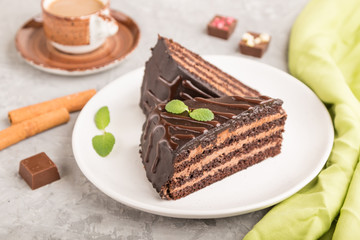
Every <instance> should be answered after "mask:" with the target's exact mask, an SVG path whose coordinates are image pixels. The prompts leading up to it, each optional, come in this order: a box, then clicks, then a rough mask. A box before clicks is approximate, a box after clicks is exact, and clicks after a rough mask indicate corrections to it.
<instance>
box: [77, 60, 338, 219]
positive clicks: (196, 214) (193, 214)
mask: <svg viewBox="0 0 360 240" xmlns="http://www.w3.org/2000/svg"><path fill="white" fill-rule="evenodd" d="M202 57H203V58H204V59H206V60H210V62H211V59H212V58H219V57H225V58H234V59H241V61H249V62H251V64H256V65H261V66H262V67H266V68H269V69H270V70H271V71H276V72H278V73H280V74H285V75H287V77H290V78H291V79H292V80H293V81H294V82H297V83H296V84H298V85H299V86H301V87H302V88H304V89H305V91H308V93H309V94H313V95H314V97H315V98H316V99H317V101H318V103H320V104H321V105H322V106H323V108H324V110H325V111H326V112H327V114H326V116H327V120H326V121H327V124H328V127H329V130H330V129H331V130H332V131H329V138H328V139H329V140H328V144H327V146H326V148H325V149H326V150H325V151H324V152H325V154H323V155H322V157H321V160H319V161H318V164H317V166H316V168H314V169H313V171H312V172H311V173H310V174H308V175H307V177H306V178H303V179H302V180H301V181H300V182H298V183H296V184H295V185H296V186H295V187H293V188H291V190H288V191H285V192H284V193H282V194H278V195H276V196H275V197H272V198H270V199H267V200H265V201H260V202H258V203H254V204H248V205H246V206H245V207H243V206H239V207H235V208H228V209H225V210H224V209H221V210H211V211H209V210H182V209H173V208H166V207H159V206H153V205H151V204H144V203H143V202H140V201H136V200H133V199H131V198H128V197H127V196H124V195H120V196H119V194H117V193H116V191H113V190H111V189H109V188H107V187H103V186H99V185H101V184H98V183H97V181H96V180H95V179H94V178H93V176H92V175H91V174H90V173H87V172H86V169H85V167H84V166H83V163H82V162H81V161H80V162H79V161H78V160H77V158H78V151H77V148H76V146H75V144H76V143H75V141H74V138H75V134H76V132H77V131H78V130H77V129H78V128H79V123H78V119H79V118H80V116H81V115H82V114H83V112H84V111H83V110H82V111H81V112H80V113H79V115H78V119H77V120H76V122H75V125H74V129H73V134H72V149H73V153H74V158H75V161H76V162H77V165H78V166H79V168H80V170H81V172H82V173H83V174H84V176H85V177H86V178H87V179H88V180H89V181H90V182H91V183H92V184H93V185H95V186H96V187H97V188H98V189H99V190H100V191H102V192H104V193H105V194H106V195H108V196H109V197H111V198H113V199H114V200H116V201H118V202H120V203H122V204H125V205H127V206H129V207H132V208H135V209H138V210H141V211H144V212H148V213H152V214H156V215H161V216H166V217H175V218H188V219H200V218H201V219H208V218H223V217H231V216H236V215H241V214H246V213H249V212H254V211H257V210H260V209H264V208H267V207H270V206H273V205H275V204H277V203H279V202H281V201H283V200H285V199H287V198H288V197H290V196H292V195H293V194H295V193H296V192H298V191H299V190H300V189H302V188H303V187H304V186H306V185H307V184H308V183H309V182H310V181H311V180H313V179H314V178H315V177H316V176H317V175H318V173H319V172H320V171H321V169H322V168H323V166H324V165H325V163H326V161H327V159H328V157H329V155H330V153H331V150H332V146H333V142H334V128H333V123H332V119H331V116H330V114H329V112H328V111H327V109H326V106H325V105H324V103H323V102H322V101H321V100H320V99H319V98H318V96H317V95H316V94H315V93H314V92H313V91H312V90H311V89H310V88H309V87H308V86H307V85H305V84H304V83H303V82H301V81H300V80H298V79H296V78H295V77H293V76H292V75H290V74H289V73H287V72H284V71H282V70H280V69H277V68H275V67H273V66H270V65H268V64H265V63H262V62H258V61H255V60H251V59H247V58H244V57H239V56H231V55H202ZM138 71H141V72H143V71H144V67H140V68H137V69H134V70H132V71H129V72H127V73H126V74H123V75H121V76H119V77H117V78H116V79H115V80H113V81H111V82H110V83H108V84H107V85H106V86H104V87H103V88H102V89H101V90H100V91H98V92H97V93H96V95H95V96H94V97H93V98H92V99H90V100H89V102H88V103H87V104H86V105H85V106H84V108H83V109H86V107H87V106H88V105H90V104H91V103H92V102H93V101H95V100H96V96H97V95H98V94H101V92H103V91H104V92H105V91H106V90H107V89H108V88H111V86H112V85H113V84H116V83H117V81H120V80H121V79H122V78H126V76H127V75H131V74H136V72H138ZM94 99H95V100H94ZM149 207H150V208H149Z"/></svg>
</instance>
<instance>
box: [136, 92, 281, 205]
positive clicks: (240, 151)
mask: <svg viewBox="0 0 360 240" xmlns="http://www.w3.org/2000/svg"><path fill="white" fill-rule="evenodd" d="M184 103H185V104H186V105H187V106H188V107H189V109H190V110H191V109H197V108H208V109H210V110H211V111H212V112H213V113H214V116H215V118H214V119H213V120H212V121H204V122H201V121H196V120H194V119H192V118H190V117H189V116H188V114H187V112H185V113H186V114H185V113H183V114H181V115H176V114H172V113H168V112H167V111H166V110H165V104H160V105H157V106H156V107H155V108H154V109H153V110H152V111H151V112H150V113H149V114H148V116H147V119H146V122H145V124H144V126H143V135H142V137H141V156H142V162H143V164H144V167H145V170H146V175H147V178H148V179H149V181H150V182H151V183H152V185H153V187H154V188H155V189H156V190H157V191H158V192H159V193H160V196H161V197H162V198H165V199H179V198H182V197H184V196H187V195H188V194H190V193H193V192H195V191H197V190H199V189H201V188H204V187H206V186H208V185H210V184H212V183H214V182H216V181H219V180H221V179H223V178H225V177H227V176H229V175H231V174H234V173H236V172H238V171H240V170H243V169H245V168H247V167H249V166H251V165H254V164H256V163H258V162H260V161H262V160H264V159H266V158H268V157H273V156H275V155H277V154H279V153H280V149H281V143H282V133H283V131H284V124H285V120H286V117H287V115H286V113H285V111H284V110H283V108H282V103H283V102H282V100H280V99H272V98H269V97H265V96H259V97H246V98H245V97H240V96H226V97H221V98H207V99H206V98H200V97H196V98H194V99H192V100H186V101H184Z"/></svg>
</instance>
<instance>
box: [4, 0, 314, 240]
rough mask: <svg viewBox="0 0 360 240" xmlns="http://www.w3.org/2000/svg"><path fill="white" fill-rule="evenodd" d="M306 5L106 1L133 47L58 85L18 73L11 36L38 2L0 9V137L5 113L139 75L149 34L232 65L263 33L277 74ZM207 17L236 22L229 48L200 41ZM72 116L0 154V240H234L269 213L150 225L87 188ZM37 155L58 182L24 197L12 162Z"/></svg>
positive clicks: (25, 0) (44, 76) (21, 66)
mask: <svg viewBox="0 0 360 240" xmlns="http://www.w3.org/2000/svg"><path fill="white" fill-rule="evenodd" d="M306 2H307V0H294V1H287V0H271V1H269V0H250V1H245V0H225V1H224V0H223V1H222V0H208V1H205V0H198V1H194V0H181V1H176V0H152V1H148V0H121V1H120V0H112V8H114V9H117V10H121V11H123V12H125V13H126V14H128V15H129V16H131V17H133V18H134V20H135V21H136V22H137V23H138V24H139V26H140V29H141V40H140V43H139V46H138V48H137V49H136V50H135V51H134V52H133V53H132V54H131V55H130V56H129V57H128V58H127V59H126V60H125V61H123V62H122V63H121V64H120V65H119V66H118V67H116V68H114V69H111V70H109V71H106V72H103V73H99V74H95V75H91V76H85V77H63V76H56V75H51V74H48V73H44V72H41V71H39V70H37V69H34V68H32V67H31V66H29V65H27V64H26V63H25V62H24V61H23V60H22V59H21V58H20V57H19V55H18V54H17V52H16V49H15V46H14V37H15V33H16V31H17V30H18V28H19V27H20V26H21V25H22V24H23V23H24V22H25V21H27V20H28V19H29V18H31V17H32V16H34V15H36V14H38V13H39V12H40V0H2V1H1V4H2V6H1V8H0V36H1V37H0V52H1V54H0V129H4V128H6V127H8V126H9V123H8V120H7V113H8V111H10V110H12V109H15V108H19V107H21V106H25V105H28V104H32V103H37V102H41V101H44V100H48V99H52V98H54V97H58V96H62V95H66V94H70V93H73V92H77V91H82V90H85V89H89V88H96V89H98V90H99V89H101V88H102V87H103V86H105V85H106V84H107V83H109V82H111V81H113V80H114V79H116V78H118V77H120V76H121V75H123V74H125V73H127V72H129V71H131V70H133V69H136V68H138V67H141V66H143V65H144V63H145V61H146V60H147V59H148V58H149V56H150V51H149V49H150V47H152V46H153V45H154V44H155V41H156V38H157V34H158V33H160V34H162V35H164V36H167V37H171V38H174V39H175V40H177V41H179V42H180V43H182V44H183V45H185V46H187V47H188V48H190V49H192V50H194V51H196V52H198V53H200V54H229V55H234V56H241V54H240V53H239V52H238V49H237V43H238V42H239V40H240V38H241V35H242V33H243V32H244V31H246V30H253V31H260V32H262V31H264V32H268V33H270V34H271V35H272V37H273V39H272V42H271V45H270V48H269V50H268V52H267V53H266V54H265V56H264V57H263V58H262V59H260V60H258V61H261V62H264V63H267V64H270V65H272V66H274V67H277V68H279V69H282V70H284V71H286V70H287V47H288V39H289V34H290V30H291V26H292V24H293V22H294V20H295V19H296V16H297V15H298V14H299V13H300V11H301V10H302V9H303V7H304V6H305V4H306ZM215 14H224V15H229V16H233V17H236V18H237V19H238V26H237V28H236V31H235V32H234V34H233V36H232V37H231V38H230V39H229V40H228V41H224V40H221V39H217V38H213V37H210V36H207V35H206V32H205V26H206V24H207V22H208V21H209V20H210V19H211V18H212V17H213V15H215ZM77 115H78V113H73V114H71V120H70V122H69V123H68V124H66V125H63V126H60V127H57V128H55V129H52V130H49V131H47V132H44V133H41V134H39V135H37V136H34V137H32V138H30V139H27V140H25V141H22V142H20V143H18V144H16V145H14V146H11V147H9V148H7V149H5V150H2V151H0V216H1V217H0V239H192V240H200V239H207V240H209V239H222V240H226V239H241V238H242V237H243V236H245V234H246V233H247V232H248V231H249V230H250V229H251V228H252V227H253V226H254V225H255V224H256V223H257V222H258V221H259V220H260V219H261V218H262V217H263V215H264V214H265V213H266V212H267V211H268V209H264V210H261V211H257V212H253V213H249V214H245V215H241V216H236V217H229V218H223V219H208V220H191V219H175V218H168V217H162V216H156V215H152V214H149V213H145V212H141V211H138V210H135V209H132V208H130V207H127V206H125V205H123V204H121V203H118V202H116V201H115V200H113V199H111V198H109V197H108V196H106V195H105V194H104V193H102V192H101V191H99V190H98V189H97V188H96V187H95V186H93V185H92V184H91V183H90V182H89V181H88V180H87V179H86V178H85V176H84V175H83V174H82V173H81V171H80V170H79V168H78V166H77V165H76V162H75V160H74V156H73V153H72V149H71V134H72V130H73V126H74V123H75V121H76V118H77ZM139 127H140V126H139ZM42 151H44V152H46V153H47V154H48V155H49V156H50V157H51V158H52V159H53V161H54V162H55V163H56V164H57V166H58V167H59V171H60V175H61V177H62V178H61V180H60V181H57V182H55V183H53V184H51V185H48V186H45V187H42V188H40V189H38V190H36V191H32V190H30V188H29V187H28V186H27V185H26V183H25V182H24V181H23V180H22V179H21V178H20V176H19V175H18V166H19V161H20V160H22V159H24V158H26V157H29V156H32V155H34V154H36V153H39V152H42ZM254 191H261V189H254Z"/></svg>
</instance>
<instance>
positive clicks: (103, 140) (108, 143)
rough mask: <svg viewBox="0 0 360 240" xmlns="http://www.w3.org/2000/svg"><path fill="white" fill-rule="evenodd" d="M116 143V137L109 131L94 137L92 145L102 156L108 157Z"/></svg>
mask: <svg viewBox="0 0 360 240" xmlns="http://www.w3.org/2000/svg"><path fill="white" fill-rule="evenodd" d="M114 144H115V137H114V135H112V134H111V133H109V132H105V133H104V134H102V135H96V136H95V137H93V139H92V145H93V148H94V149H95V151H96V152H97V154H99V155H100V156H101V157H106V156H107V155H109V154H110V152H111V151H112V149H113V147H114Z"/></svg>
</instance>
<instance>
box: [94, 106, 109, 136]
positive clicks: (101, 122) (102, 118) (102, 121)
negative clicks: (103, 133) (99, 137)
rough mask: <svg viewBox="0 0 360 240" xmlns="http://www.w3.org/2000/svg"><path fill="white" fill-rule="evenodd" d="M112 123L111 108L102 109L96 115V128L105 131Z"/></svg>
mask: <svg viewBox="0 0 360 240" xmlns="http://www.w3.org/2000/svg"><path fill="white" fill-rule="evenodd" d="M109 123H110V113H109V108H108V107H107V106H104V107H102V108H100V109H99V110H98V111H97V113H96V114H95V124H96V127H97V128H98V129H100V130H104V129H105V128H106V127H107V125H109Z"/></svg>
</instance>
